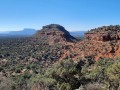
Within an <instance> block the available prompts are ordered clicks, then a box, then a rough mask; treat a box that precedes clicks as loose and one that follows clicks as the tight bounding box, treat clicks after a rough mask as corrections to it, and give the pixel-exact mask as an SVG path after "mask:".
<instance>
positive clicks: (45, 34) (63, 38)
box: [35, 24, 76, 44]
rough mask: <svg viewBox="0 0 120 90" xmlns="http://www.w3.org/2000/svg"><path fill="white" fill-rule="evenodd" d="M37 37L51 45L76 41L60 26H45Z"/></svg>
mask: <svg viewBox="0 0 120 90" xmlns="http://www.w3.org/2000/svg"><path fill="white" fill-rule="evenodd" d="M35 37H36V38H38V39H42V40H44V41H47V42H48V43H49V44H54V43H64V42H73V41H75V40H76V38H74V37H73V36H71V35H70V34H69V32H68V31H67V30H66V29H65V28H64V27H63V26H61V25H58V24H50V25H47V26H43V28H42V29H41V30H39V31H38V32H37V34H36V35H35Z"/></svg>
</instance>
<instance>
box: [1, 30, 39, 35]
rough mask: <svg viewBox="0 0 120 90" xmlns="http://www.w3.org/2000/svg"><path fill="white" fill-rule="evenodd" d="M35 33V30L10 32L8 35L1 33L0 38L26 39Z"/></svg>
mask: <svg viewBox="0 0 120 90" xmlns="http://www.w3.org/2000/svg"><path fill="white" fill-rule="evenodd" d="M36 32H37V30H35V29H30V28H25V29H24V30H21V31H10V32H9V33H1V34H0V37H28V36H32V35H34V34H35V33H36Z"/></svg>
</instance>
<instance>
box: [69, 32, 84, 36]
mask: <svg viewBox="0 0 120 90" xmlns="http://www.w3.org/2000/svg"><path fill="white" fill-rule="evenodd" d="M85 32H86V31H76V32H70V34H71V35H72V36H74V37H84V33H85Z"/></svg>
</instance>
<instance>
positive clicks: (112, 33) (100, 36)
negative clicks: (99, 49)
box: [85, 25, 120, 41]
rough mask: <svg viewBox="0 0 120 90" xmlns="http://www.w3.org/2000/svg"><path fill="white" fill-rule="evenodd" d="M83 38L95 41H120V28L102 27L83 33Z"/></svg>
mask: <svg viewBox="0 0 120 90" xmlns="http://www.w3.org/2000/svg"><path fill="white" fill-rule="evenodd" d="M85 38H86V39H88V40H96V41H111V40H120V26H119V25H116V26H103V27H100V28H95V29H92V30H91V31H89V32H87V33H85Z"/></svg>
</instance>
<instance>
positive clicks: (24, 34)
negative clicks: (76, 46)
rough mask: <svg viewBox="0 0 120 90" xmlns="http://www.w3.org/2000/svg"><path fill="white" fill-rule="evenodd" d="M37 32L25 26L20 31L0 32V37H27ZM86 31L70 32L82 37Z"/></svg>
mask: <svg viewBox="0 0 120 90" xmlns="http://www.w3.org/2000/svg"><path fill="white" fill-rule="evenodd" d="M36 32H37V30H35V29H31V28H25V29H24V30H21V31H10V32H7V33H0V38H1V37H29V36H32V35H34V34H35V33H36ZM85 32H86V31H75V32H70V34H71V35H72V36H74V37H83V36H84V33H85Z"/></svg>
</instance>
